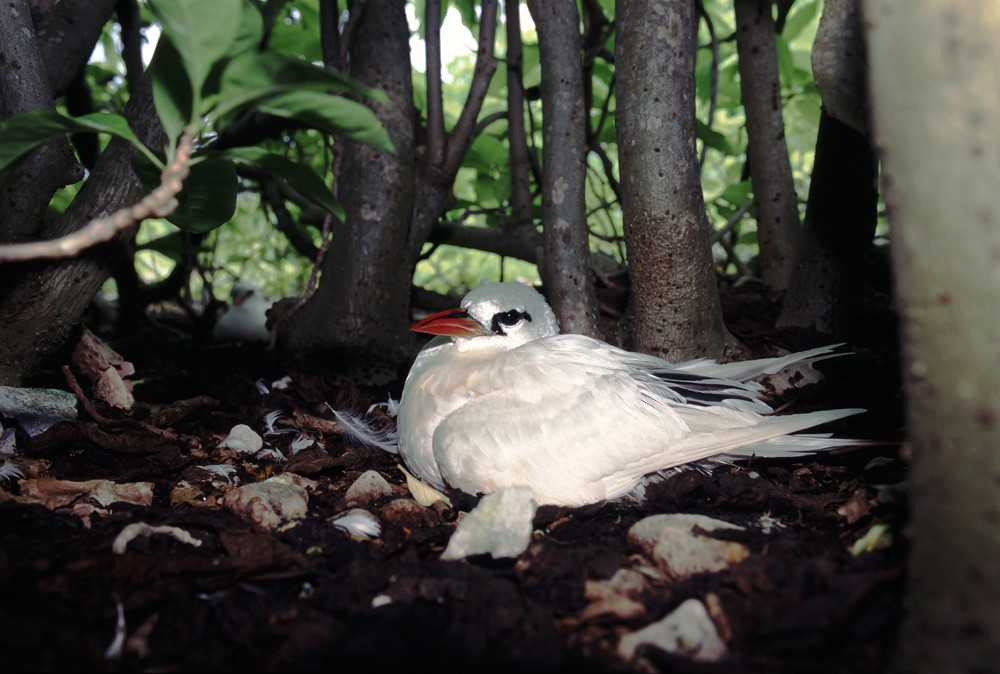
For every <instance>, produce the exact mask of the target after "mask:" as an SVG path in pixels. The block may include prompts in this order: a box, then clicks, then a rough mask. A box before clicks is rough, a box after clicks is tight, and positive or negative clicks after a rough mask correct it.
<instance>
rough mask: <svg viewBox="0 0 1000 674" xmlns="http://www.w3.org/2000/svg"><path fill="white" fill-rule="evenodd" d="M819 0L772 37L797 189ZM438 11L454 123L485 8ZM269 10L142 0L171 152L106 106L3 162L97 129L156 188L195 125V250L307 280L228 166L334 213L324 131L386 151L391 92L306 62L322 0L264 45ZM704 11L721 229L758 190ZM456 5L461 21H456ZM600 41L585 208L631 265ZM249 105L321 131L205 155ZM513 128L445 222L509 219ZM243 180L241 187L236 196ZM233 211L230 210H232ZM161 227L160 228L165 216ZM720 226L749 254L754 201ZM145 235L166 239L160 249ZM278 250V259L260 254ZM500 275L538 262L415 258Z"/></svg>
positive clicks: (727, 74) (191, 185) (98, 85)
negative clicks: (381, 118) (125, 147)
mask: <svg viewBox="0 0 1000 674" xmlns="http://www.w3.org/2000/svg"><path fill="white" fill-rule="evenodd" d="M408 4H409V6H411V7H412V21H411V29H412V31H413V32H414V34H415V35H417V36H421V35H422V34H423V31H424V25H423V14H424V2H423V0H413V1H412V2H410V3H408ZM598 4H599V5H600V6H601V7H602V8H603V11H604V14H605V16H606V17H607V18H609V19H612V20H613V18H614V9H615V6H614V2H613V0H598ZM822 4H823V3H822V0H796V2H795V3H794V5H793V8H792V10H791V12H790V14H789V15H788V17H787V20H786V22H785V26H784V31H783V33H782V34H781V35H780V36H779V40H778V62H779V68H780V77H781V85H782V89H781V96H782V101H783V104H784V108H783V112H784V119H785V127H786V142H787V144H788V148H789V155H790V158H791V160H792V166H793V174H794V178H795V184H796V190H797V192H798V194H799V195H800V196H801V197H805V195H806V194H807V193H808V186H809V173H810V171H811V168H812V162H813V149H814V146H815V134H816V122H817V119H818V115H819V104H820V102H819V96H818V94H817V92H816V89H815V84H814V83H813V81H812V74H811V68H810V50H811V45H812V41H813V38H814V36H815V32H816V27H817V23H818V19H819V15H820V12H821V9H822ZM442 5H443V8H442V11H443V14H445V15H447V14H448V13H449V12H450V13H451V17H450V19H449V20H450V22H451V23H449V26H450V28H449V32H447V33H446V34H445V35H444V36H443V39H444V40H445V42H448V41H453V42H454V41H457V42H458V43H459V44H460V45H461V48H459V49H457V50H456V51H457V53H459V56H458V57H457V58H454V59H451V60H449V61H448V62H446V63H445V64H444V68H445V71H446V72H445V73H444V78H443V79H444V82H443V84H444V87H443V97H444V101H443V102H444V111H445V123H446V127H447V128H449V129H450V128H451V127H452V126H453V125H454V123H455V122H456V120H457V119H458V116H459V113H460V111H461V109H462V106H463V105H464V103H465V99H466V96H467V94H468V85H469V82H470V80H471V76H472V72H473V67H474V63H475V54H474V53H472V52H471V50H469V49H467V48H466V47H467V45H469V44H472V43H474V40H475V37H476V36H477V35H478V32H479V21H480V16H479V7H480V3H479V2H477V1H475V0H448V1H446V2H444V3H442ZM522 5H523V3H522ZM264 6H265V3H263V2H251V1H250V0H224V1H216V0H213V1H212V2H206V1H205V0H150V4H149V11H148V12H147V13H146V16H147V17H148V18H149V19H150V20H152V21H155V22H156V23H157V24H158V25H160V26H162V29H163V34H162V36H161V38H160V40H159V43H158V47H157V50H156V53H155V56H154V58H153V63H152V70H153V74H154V97H155V104H156V109H157V112H158V114H159V116H160V119H161V121H162V122H163V124H164V127H165V129H166V131H167V134H168V136H169V137H170V145H169V146H168V147H167V148H166V154H165V155H164V154H163V148H148V147H145V146H143V145H142V144H141V143H139V142H138V139H136V138H135V137H134V135H132V132H131V129H129V127H128V125H127V123H126V122H125V120H124V118H123V117H121V116H120V115H117V114H115V113H113V112H102V113H98V114H96V115H88V116H85V117H78V118H72V117H69V116H66V115H58V114H55V113H44V114H37V113H33V114H34V115H35V116H27V117H14V118H11V119H9V120H6V121H5V122H3V123H2V124H0V170H3V169H4V168H5V167H9V166H11V165H13V163H14V162H16V161H17V160H18V159H19V158H20V157H23V156H24V154H26V153H27V152H29V151H30V150H32V149H33V148H35V147H37V146H38V145H39V144H41V143H43V142H45V141H47V140H50V139H52V138H54V137H58V136H60V135H63V134H67V133H74V132H79V131H90V132H95V131H96V132H98V133H101V134H104V135H105V136H115V137H119V138H123V139H125V140H127V141H128V142H131V143H132V144H133V145H135V146H136V147H137V148H138V149H139V150H140V151H141V153H142V154H143V156H144V157H145V158H146V162H145V166H146V169H145V172H146V173H147V174H148V175H147V176H146V182H147V185H152V184H153V183H150V182H149V181H150V179H152V181H154V182H155V181H156V180H157V179H158V174H159V167H161V166H162V164H163V162H164V161H169V160H170V158H171V153H172V151H173V148H174V146H175V143H176V140H177V138H178V137H179V136H180V134H181V133H182V132H183V130H184V129H185V128H195V129H197V131H198V133H199V134H200V142H199V145H198V151H197V154H196V156H197V157H198V158H199V159H202V160H204V161H202V163H199V164H196V165H195V167H194V168H193V172H192V175H191V177H190V178H189V180H188V186H187V187H186V189H185V191H184V193H182V195H181V198H180V202H181V204H182V208H181V210H180V211H179V212H178V213H177V214H175V215H174V216H171V221H172V222H175V223H176V224H177V226H179V227H182V228H184V229H186V230H187V231H192V232H194V231H197V232H205V231H210V230H212V231H211V234H210V236H209V239H208V241H207V243H206V246H207V248H206V249H205V250H204V251H203V252H202V253H200V255H202V256H203V259H204V261H205V262H206V264H207V265H208V266H209V267H210V268H211V269H213V270H215V271H216V272H218V273H219V274H220V275H221V276H225V275H227V274H236V273H238V270H239V268H240V267H247V268H248V272H247V273H249V274H250V275H256V276H257V280H258V281H263V282H265V283H266V284H268V285H270V286H272V287H278V286H280V282H279V281H278V280H277V278H278V271H277V270H280V269H282V268H283V262H282V261H281V260H286V259H287V260H292V261H294V265H295V270H294V271H289V272H288V273H290V274H292V276H293V277H294V278H295V279H301V278H302V273H303V270H304V269H306V268H307V263H306V262H304V261H303V260H302V259H301V258H299V257H298V256H297V255H296V254H294V252H292V251H291V249H290V248H289V246H288V242H287V241H286V240H285V238H284V237H283V236H282V235H281V234H280V233H279V232H277V230H275V228H274V227H273V226H272V225H270V224H269V223H268V222H267V219H266V211H264V210H263V209H262V208H261V205H260V202H259V199H257V197H256V196H254V195H253V194H248V193H247V191H246V188H247V186H248V185H247V183H245V182H244V183H242V184H241V183H240V182H239V181H238V180H237V178H236V171H237V170H240V168H241V167H243V166H253V167H255V168H257V169H264V170H266V171H268V172H270V173H272V174H274V175H275V176H277V177H279V178H280V179H281V180H282V181H283V182H284V183H285V185H286V186H287V187H289V188H290V189H291V190H293V191H294V192H295V193H297V194H298V195H300V196H301V197H302V198H303V199H304V200H305V202H308V203H309V204H311V205H313V206H316V207H319V208H321V209H324V210H326V211H329V212H331V213H334V214H335V215H337V216H338V217H343V213H342V209H341V208H340V206H339V204H338V203H337V201H336V199H335V198H334V196H333V194H332V193H331V190H330V188H329V185H330V184H331V181H332V171H331V164H332V158H331V151H330V145H329V141H328V139H327V138H326V135H327V134H336V135H340V136H344V137H348V138H351V139H354V140H359V141H362V142H368V143H370V144H372V145H373V146H375V147H378V148H380V149H383V150H385V151H392V144H391V142H390V140H389V137H388V135H387V134H386V133H385V130H384V129H383V128H382V126H381V125H380V124H379V123H378V119H377V117H376V116H375V115H374V114H373V113H372V111H371V109H370V108H369V107H368V104H369V103H372V102H374V103H386V102H387V99H386V97H385V96H384V94H382V93H381V92H379V91H375V90H372V89H370V88H367V87H364V86H362V85H360V84H358V83H357V82H354V81H353V80H351V79H350V78H348V77H346V76H345V75H343V74H340V73H338V72H333V71H330V70H327V69H325V68H322V67H319V66H317V65H315V64H316V63H318V62H319V60H320V54H321V51H320V41H319V29H318V25H319V9H318V8H319V0H293V1H292V2H290V3H286V4H285V5H284V6H283V8H282V9H281V11H280V14H279V15H278V19H277V20H276V21H275V22H274V23H273V25H272V26H271V27H270V30H269V32H268V38H267V48H266V49H263V50H261V49H260V46H261V44H262V42H263V40H264V33H265V31H264V27H263V20H262V17H261V13H260V9H259V8H260V7H264ZM704 6H705V9H706V12H707V14H708V16H709V17H710V19H711V22H712V25H713V27H714V34H715V47H716V48H717V50H718V62H716V63H713V59H712V49H711V48H710V47H711V46H712V42H711V38H710V35H709V31H708V30H707V24H706V22H705V21H704V20H702V21H701V22H700V32H699V45H700V48H699V51H698V55H697V61H696V72H695V77H696V106H697V107H696V114H697V119H698V124H697V144H698V149H699V152H701V153H703V155H704V163H703V167H702V186H703V192H704V196H705V201H706V206H707V209H708V213H709V217H710V220H711V221H712V223H713V225H714V226H715V227H717V228H722V227H723V226H725V225H726V223H727V221H729V220H730V219H731V218H733V217H734V215H736V214H738V213H740V212H745V211H746V210H747V209H746V208H743V209H742V211H741V207H744V206H745V205H746V204H747V203H748V202H749V201H750V200H751V199H752V193H751V191H750V186H749V183H748V182H747V181H746V180H745V176H744V169H745V162H746V144H747V138H746V133H745V130H744V115H743V109H742V103H741V95H740V80H739V72H738V59H737V55H736V46H735V40H733V39H732V37H733V32H734V30H735V24H734V19H733V9H732V2H731V0H704ZM408 11H409V10H408ZM456 15H457V17H458V18H459V19H460V21H456V20H455V18H456ZM521 16H522V30H523V37H524V41H525V44H523V48H522V59H523V71H522V74H523V84H524V86H525V87H526V88H527V89H529V97H531V95H532V94H533V93H537V89H535V88H537V87H538V85H539V84H540V82H541V78H542V75H543V73H542V72H541V68H540V64H539V52H538V45H537V36H536V33H535V30H534V27H533V26H532V25H531V23H530V21H526V20H524V19H525V18H526V17H527V12H522V13H521ZM501 21H503V18H502V12H501ZM456 27H457V28H456ZM497 37H498V46H497V50H496V51H497V55H498V57H500V58H501V64H500V67H499V68H498V70H497V72H496V74H495V76H494V78H493V81H492V82H491V85H490V88H489V91H488V94H487V97H486V100H485V101H484V105H483V111H482V113H481V115H480V117H481V118H483V117H485V116H486V115H489V114H491V113H495V112H498V111H504V110H506V106H507V100H506V99H507V87H508V82H507V73H506V69H505V67H504V65H503V62H502V59H503V57H504V55H505V54H504V51H505V49H506V36H505V31H504V28H503V26H502V25H501V26H499V27H498V30H497ZM101 44H102V45H103V54H104V56H103V59H100V60H95V61H93V62H92V63H91V64H89V65H88V68H87V77H88V80H89V81H90V82H91V85H92V88H93V89H94V92H95V97H96V101H97V103H98V105H100V106H103V107H102V109H104V110H108V111H111V110H121V109H122V108H121V106H122V104H123V103H124V98H125V91H126V89H125V87H124V83H123V79H122V77H123V74H124V66H123V63H122V60H121V58H120V56H119V55H118V53H117V50H118V49H119V47H120V45H119V43H118V40H117V37H116V35H115V32H114V30H113V29H110V30H109V31H107V32H106V33H105V35H104V36H103V37H102V42H101ZM603 47H604V49H603V52H598V54H597V56H596V58H595V61H594V63H593V68H592V70H591V71H590V77H591V80H590V83H589V84H590V86H589V90H590V91H591V93H592V96H591V100H590V101H588V104H589V105H590V109H589V111H588V120H589V122H590V125H591V132H592V133H593V134H594V141H595V143H597V145H598V147H599V148H600V151H601V154H602V155H603V156H600V155H599V154H598V153H596V152H595V153H592V154H591V156H589V157H588V174H587V185H586V199H587V213H588V220H589V223H590V226H591V231H592V234H593V236H592V239H591V242H592V249H593V250H594V251H595V252H598V253H601V254H603V255H607V256H610V257H613V258H615V259H617V260H619V261H624V257H625V253H624V248H623V245H622V243H621V237H622V224H621V209H620V206H619V204H618V198H619V195H617V194H616V193H615V191H614V189H613V185H614V180H615V179H616V178H617V175H616V174H617V158H618V151H617V137H616V133H615V125H614V111H615V105H616V100H615V90H614V87H615V79H614V63H613V62H612V60H611V59H609V58H608V54H612V53H613V48H614V45H613V35H611V36H610V37H609V39H608V42H607V43H606V44H605V45H603ZM419 48H422V46H420V47H419ZM713 72H714V76H715V80H716V82H715V84H714V86H713V84H712V80H713ZM413 85H414V101H415V104H416V106H417V109H418V113H419V114H420V115H422V116H424V118H425V117H426V99H425V86H426V76H425V75H424V74H423V73H421V72H419V71H416V70H415V71H414V73H413ZM532 90H534V91H532ZM710 107H711V108H712V109H711V114H709V112H710ZM247 110H258V111H262V112H267V113H269V114H273V115H277V116H279V117H283V118H286V119H289V120H293V121H294V122H295V123H296V124H298V125H301V126H302V127H303V128H306V129H316V130H317V131H316V132H307V131H301V130H300V131H297V132H294V133H290V134H288V135H286V136H285V137H283V138H279V139H276V140H273V141H267V142H262V143H258V144H257V145H255V146H252V147H243V148H229V149H227V150H226V151H224V152H219V151H215V150H212V149H211V140H212V139H213V136H214V134H215V133H217V132H218V131H220V130H221V129H223V128H224V127H225V126H226V125H227V124H228V123H230V122H231V121H233V120H235V119H237V118H238V117H239V116H240V115H241V114H242V113H244V112H245V111H247ZM523 114H524V118H525V123H526V126H527V129H528V134H529V138H528V141H529V147H530V148H531V151H532V152H534V153H536V154H537V155H538V157H539V159H540V155H541V147H542V136H541V119H542V117H541V115H542V109H541V103H540V101H539V100H537V98H535V99H534V100H530V101H529V103H528V110H526V111H524V113H523ZM598 125H600V126H599V127H598ZM507 133H508V128H507V123H506V120H499V121H496V122H494V123H492V124H490V125H488V126H486V127H485V128H484V129H482V132H481V133H480V135H479V136H478V137H477V138H476V139H475V141H474V143H473V145H472V148H471V150H470V152H469V153H468V155H467V156H466V158H465V161H464V165H463V168H462V169H461V170H460V171H459V174H458V178H457V181H456V184H455V186H454V194H455V196H456V199H455V204H454V207H453V208H452V210H450V211H449V212H448V213H446V215H445V218H446V219H453V220H459V219H461V220H462V221H463V222H464V223H467V224H470V225H474V226H482V227H490V226H496V224H497V223H498V222H500V221H501V220H502V219H503V218H504V217H506V216H508V215H509V208H510V204H509V200H510V183H511V175H510V166H509V159H508V151H509V140H508V137H507ZM609 172H610V175H609ZM201 183H205V184H204V185H201ZM202 187H204V188H205V189H204V191H201V188H202ZM240 190H244V191H243V192H242V193H240V194H239V196H238V197H237V193H238V192H239V191H240ZM534 194H535V199H534V203H533V208H534V212H535V217H536V218H538V213H539V212H540V205H541V204H540V196H539V194H538V190H537V185H536V186H535V191H534ZM211 195H214V196H211ZM59 199H60V200H59V201H58V202H56V203H55V204H54V205H55V206H59V205H60V204H63V203H65V199H66V197H60V198H59ZM216 206H218V208H215V207H216ZM233 209H235V210H233ZM229 213H235V215H233V216H232V217H230V216H229V215H228V214H229ZM223 222H225V223H226V224H225V225H223V226H222V227H221V228H219V229H213V228H216V227H219V226H220V225H222V223H223ZM158 226H160V227H167V226H166V225H164V224H163V223H159V224H158ZM314 234H315V232H314ZM241 236H245V237H248V241H246V242H244V244H243V245H237V244H236V243H235V241H236V239H237V238H238V237H241ZM728 236H729V240H730V241H731V242H733V243H735V244H737V249H738V250H739V251H741V256H743V257H744V258H746V259H748V258H750V257H752V256H753V255H754V254H755V251H756V240H755V237H756V234H755V228H754V223H753V215H752V211H751V212H750V213H749V214H748V215H746V216H744V217H743V218H740V219H738V221H737V222H736V223H735V224H732V226H731V229H730V230H729V234H728ZM179 240H180V238H179V233H178V232H176V231H172V230H169V228H168V227H167V230H165V232H163V233H161V234H160V235H158V236H156V237H154V238H152V239H150V242H148V245H147V246H146V247H145V248H144V250H145V251H146V252H147V253H148V254H149V255H150V256H152V255H153V254H154V251H158V252H156V253H155V254H156V255H167V257H162V258H157V259H158V260H159V262H158V263H157V269H160V270H161V271H162V269H164V268H167V267H169V264H168V263H167V262H168V261H169V260H170V259H177V260H179V259H180V255H179V252H178V251H179V249H178V248H177V247H176V245H175V244H176V242H177V241H179ZM153 241H159V243H157V244H155V245H154V244H153V243H152V242H153ZM168 244H169V245H168ZM161 248H162V250H159V249H161ZM171 251H172V252H171ZM247 251H251V252H250V253H248V252H247ZM213 256H214V257H213ZM272 259H273V260H274V263H273V264H271V263H270V262H269V260H272ZM286 271H287V270H286ZM501 275H503V276H504V277H506V278H514V277H518V276H524V277H527V278H537V271H536V270H535V269H534V267H533V266H531V265H526V264H524V265H522V264H521V263H520V262H517V261H514V260H501V259H500V258H498V257H497V256H495V255H489V254H486V253H479V252H474V251H466V250H463V249H456V248H452V247H448V246H440V247H438V248H437V249H435V250H434V252H433V254H432V255H431V256H430V257H429V258H428V259H427V260H425V261H423V262H421V264H420V265H419V266H418V269H417V273H416V275H415V281H416V282H417V283H420V284H421V285H424V286H425V287H428V288H433V289H436V290H441V291H446V290H450V289H454V288H462V287H468V286H471V285H474V284H475V283H477V282H478V281H479V280H480V279H482V278H494V279H495V278H499V277H500V276H501ZM223 285H224V284H223Z"/></svg>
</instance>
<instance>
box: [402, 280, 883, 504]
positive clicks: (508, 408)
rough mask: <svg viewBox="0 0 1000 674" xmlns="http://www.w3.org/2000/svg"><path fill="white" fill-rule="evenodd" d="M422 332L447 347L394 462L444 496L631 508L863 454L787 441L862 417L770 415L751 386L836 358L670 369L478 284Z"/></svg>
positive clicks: (430, 366)
mask: <svg viewBox="0 0 1000 674" xmlns="http://www.w3.org/2000/svg"><path fill="white" fill-rule="evenodd" d="M413 329H414V330H416V331H418V332H427V333H431V334H437V335H442V336H440V337H437V338H436V339H434V340H432V341H431V342H430V343H429V344H428V345H427V346H426V347H425V348H424V349H423V350H422V351H421V352H420V353H419V354H418V356H417V358H416V361H415V362H414V364H413V367H412V369H411V370H410V373H409V376H408V377H407V379H406V383H405V385H404V388H403V395H402V399H401V400H400V405H399V415H398V417H397V425H398V429H399V450H400V454H401V455H402V457H403V459H404V461H405V462H406V465H407V466H408V467H409V468H410V470H411V471H412V472H413V473H414V474H415V475H416V476H417V477H419V478H420V479H422V480H424V481H426V482H427V483H429V484H431V485H433V486H435V487H437V488H438V489H441V488H443V487H445V486H446V485H448V486H451V487H454V488H456V489H460V490H461V491H464V492H467V493H470V494H478V493H484V494H485V493H490V492H493V491H495V490H497V489H501V488H504V487H513V486H523V487H527V488H529V489H530V490H531V491H532V492H533V493H534V495H535V498H536V500H537V501H538V502H539V503H541V504H553V505H566V506H579V505H585V504H589V503H596V502H598V501H602V500H605V499H613V498H616V497H619V496H623V495H625V494H627V493H629V492H630V491H632V490H633V489H634V488H635V487H636V486H637V485H639V484H640V482H642V481H643V479H644V478H645V477H646V476H648V475H650V474H652V473H656V472H658V471H662V470H666V469H669V468H674V467H677V466H680V465H683V464H688V463H692V462H698V461H705V460H714V461H727V460H732V459H739V458H748V457H750V456H752V455H757V456H769V457H775V456H778V457H780V456H795V455H798V454H806V453H812V452H817V451H822V450H824V449H831V448H833V447H839V446H845V445H850V444H858V442H857V441H852V440H842V439H834V438H829V437H825V436H817V435H790V434H792V433H795V432H797V431H801V430H804V429H807V428H810V427H813V426H817V425H819V424H823V423H826V422H828V421H833V420H836V419H840V418H842V417H845V416H848V415H851V414H856V413H858V412H861V411H863V410H860V409H840V410H827V411H820V412H810V413H807V414H796V415H787V416H769V415H770V414H771V413H772V412H773V410H772V409H771V408H770V407H769V406H768V405H767V404H766V403H765V402H764V401H763V400H762V399H761V394H762V392H763V389H762V387H761V386H760V385H759V384H757V383H754V382H752V381H750V380H751V379H753V378H755V377H759V376H761V375H763V374H772V373H775V372H778V371H780V370H782V369H784V368H787V367H789V366H791V365H802V364H806V363H811V362H814V361H816V360H819V359H822V358H824V357H828V356H830V355H831V351H832V349H833V348H834V347H822V348H818V349H813V350H810V351H803V352H800V353H794V354H791V355H788V356H784V357H779V358H764V359H759V360H752V361H744V362H737V363H723V364H720V363H716V362H715V361H712V360H708V359H700V360H694V361H688V362H684V363H679V364H671V363H668V362H667V361H664V360H662V359H660V358H655V357H653V356H648V355H644V354H641V353H633V352H629V351H625V350H622V349H619V348H616V347H614V346H611V345H610V344H607V343H605V342H602V341H599V340H596V339H592V338H590V337H585V336H582V335H560V334H558V333H559V330H558V324H557V322H556V319H555V316H554V315H553V313H552V310H551V309H550V308H549V306H548V304H546V302H545V300H544V299H543V298H542V296H541V295H540V294H538V292H537V291H535V290H534V289H533V288H531V287H528V286H523V285H519V284H514V283H496V284H489V285H483V286H480V287H479V288H477V289H475V290H473V291H472V292H470V293H469V294H468V295H466V296H465V298H464V299H463V301H462V308H461V309H457V310H454V311H447V312H442V313H439V314H435V315H433V316H429V317H428V318H426V319H424V320H423V321H420V322H419V323H417V324H416V325H414V326H413Z"/></svg>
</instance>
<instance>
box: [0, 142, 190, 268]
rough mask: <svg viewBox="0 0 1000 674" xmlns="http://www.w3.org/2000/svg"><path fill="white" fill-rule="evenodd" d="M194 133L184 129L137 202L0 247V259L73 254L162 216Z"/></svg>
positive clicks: (172, 204)
mask: <svg viewBox="0 0 1000 674" xmlns="http://www.w3.org/2000/svg"><path fill="white" fill-rule="evenodd" d="M194 139H195V133H194V130H193V129H192V128H190V127H189V128H187V129H185V130H184V133H183V134H181V137H180V139H179V141H178V143H177V151H176V155H175V156H174V160H173V161H172V162H171V163H170V164H169V165H167V166H166V167H165V168H164V169H163V173H162V174H161V175H160V184H159V186H158V187H157V188H156V189H154V190H153V191H152V192H150V193H149V194H147V195H146V196H145V197H143V198H142V199H140V200H139V202H138V203H136V204H133V205H132V206H128V207H126V208H123V209H121V210H120V211H118V212H116V213H112V214H111V215H108V216H105V217H103V218H95V219H93V220H91V221H90V222H88V223H87V224H86V225H84V226H83V227H81V228H80V229H78V230H76V231H74V232H71V233H69V234H67V235H65V236H61V237H59V238H56V239H49V240H46V241H32V242H30V243H15V244H9V245H6V246H0V262H10V261H14V260H37V259H41V258H50V259H55V258H66V257H73V256H74V255H76V254H77V253H79V252H80V251H82V250H84V249H86V248H89V247H91V246H94V245H96V244H99V243H103V242H105V241H109V240H110V239H111V238H112V237H113V236H115V234H117V233H118V232H121V231H123V230H125V229H127V228H129V227H131V226H132V225H134V224H136V223H138V222H141V221H142V220H145V219H146V218H149V217H159V218H162V217H165V216H167V215H170V214H171V213H173V212H174V209H176V208H177V195H178V194H179V193H180V191H181V189H182V188H183V187H184V181H185V180H186V179H187V176H188V172H189V171H190V168H191V166H190V160H191V152H192V149H193V147H194Z"/></svg>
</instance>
